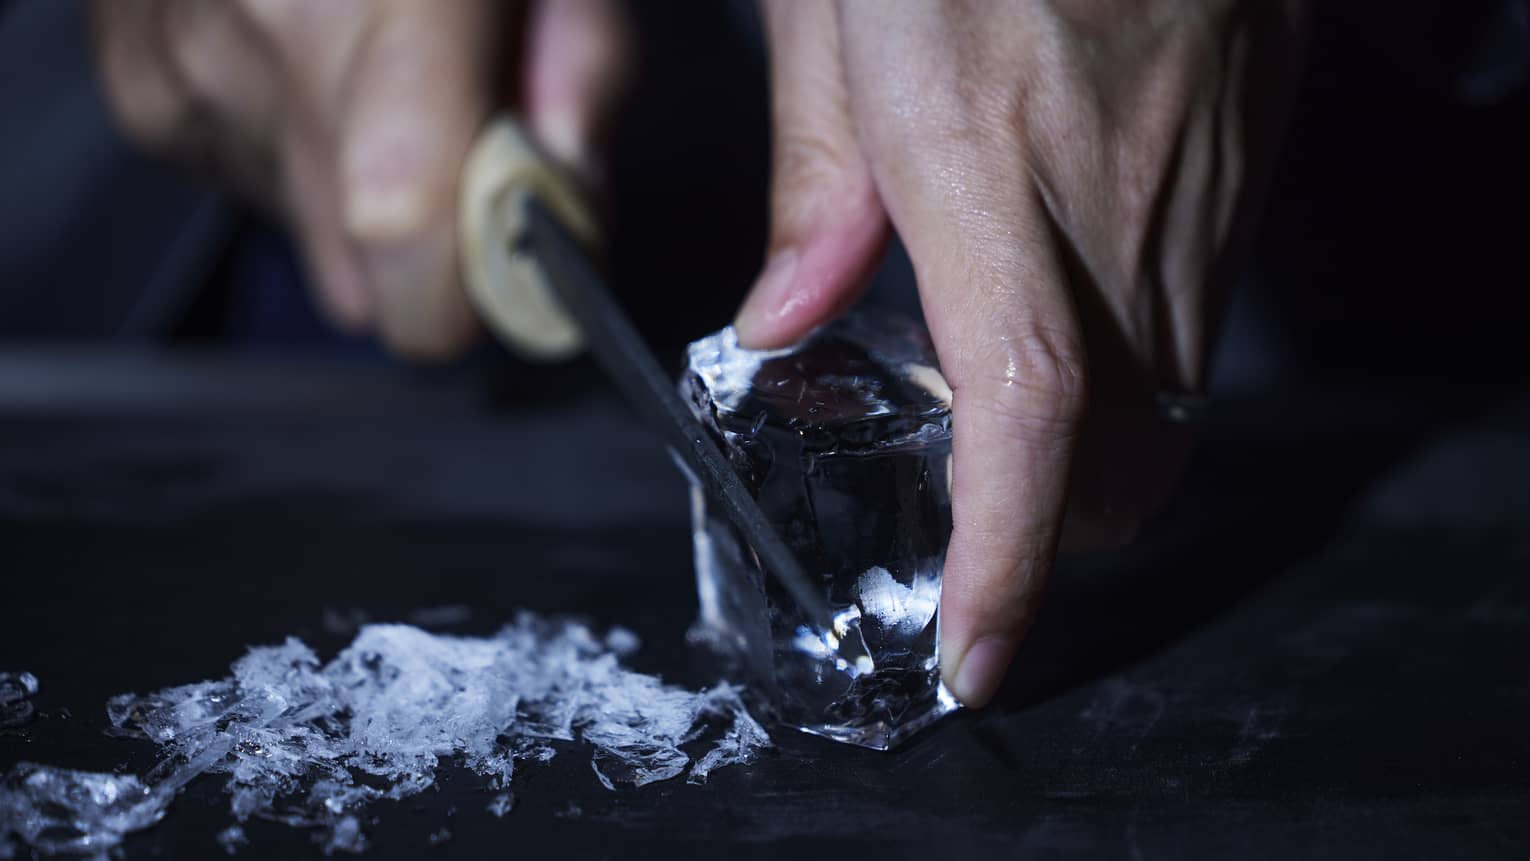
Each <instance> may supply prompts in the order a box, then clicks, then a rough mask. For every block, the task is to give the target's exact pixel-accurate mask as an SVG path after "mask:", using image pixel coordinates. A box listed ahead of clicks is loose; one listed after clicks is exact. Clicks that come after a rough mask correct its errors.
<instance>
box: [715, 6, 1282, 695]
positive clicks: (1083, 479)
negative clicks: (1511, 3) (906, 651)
mask: <svg viewBox="0 0 1530 861" xmlns="http://www.w3.org/2000/svg"><path fill="white" fill-rule="evenodd" d="M763 5H764V12H765V20H766V26H767V32H768V37H769V39H770V50H771V61H772V83H773V94H772V107H773V115H774V121H775V152H774V161H775V169H774V175H773V178H772V194H771V211H772V219H771V239H770V246H769V261H768V263H767V265H766V267H765V270H764V272H763V273H762V274H761V276H760V278H759V280H758V281H757V282H756V284H755V286H754V289H753V290H752V292H751V294H750V296H749V298H748V300H747V301H746V302H745V304H744V307H743V309H742V310H741V311H740V313H739V317H738V320H737V327H738V332H739V336H740V339H741V341H743V342H744V343H745V344H746V345H747V346H750V347H756V348H767V347H776V346H782V345H785V344H787V343H790V342H792V341H794V340H796V339H798V338H800V337H801V336H802V335H804V334H805V333H806V332H807V331H808V330H809V329H811V328H812V327H814V326H816V325H818V324H821V323H823V322H825V321H826V320H828V319H829V318H830V317H832V316H833V315H835V314H836V313H838V312H840V311H841V310H843V309H844V308H846V307H848V306H849V305H850V304H852V303H853V302H854V301H855V299H856V297H857V296H858V295H859V293H860V291H861V290H862V289H863V287H864V282H865V277H866V275H867V273H868V272H869V271H870V270H871V269H872V267H873V266H874V265H875V264H876V262H877V260H878V258H879V255H880V251H881V248H882V245H883V241H884V238H885V236H886V232H887V228H888V226H889V223H890V224H891V225H892V226H893V227H895V228H896V229H897V231H898V233H899V235H900V236H901V237H902V239H903V242H904V244H905V245H906V246H907V248H908V252H909V255H910V257H911V259H912V260H913V264H914V271H915V275H916V277H917V280H918V285H919V292H920V296H921V299H922V302H923V305H924V311H925V316H926V318H927V320H928V322H929V325H930V331H931V335H932V337H933V338H934V341H935V346H936V349H937V350H938V352H939V355H940V359H941V364H942V368H943V370H944V371H945V374H946V376H947V379H948V381H949V382H950V383H951V386H952V389H953V391H954V402H953V421H954V423H955V434H956V436H955V440H954V444H955V452H954V471H955V479H954V484H953V491H952V493H953V497H952V499H953V520H954V526H955V530H954V533H953V535H952V538H951V545H950V550H949V553H948V555H947V559H946V568H945V580H944V591H943V596H942V603H941V637H942V643H941V649H942V671H943V673H944V676H945V679H946V682H947V684H948V685H949V686H950V687H951V689H952V691H953V692H954V693H955V694H956V696H957V697H958V698H959V699H961V700H962V701H963V702H964V703H966V704H968V705H972V706H980V705H982V704H984V703H986V702H987V701H988V700H989V699H990V698H991V697H992V696H993V693H994V691H995V690H996V689H997V687H998V685H999V682H1000V681H1001V679H1002V677H1003V673H1004V670H1005V668H1006V667H1007V666H1008V664H1009V662H1010V660H1011V659H1012V657H1013V655H1014V653H1015V651H1016V649H1017V648H1018V647H1019V644H1020V640H1021V638H1022V637H1023V636H1024V633H1025V631H1026V630H1027V628H1028V627H1029V625H1030V624H1031V621H1032V620H1033V618H1034V615H1035V612H1036V609H1037V607H1038V606H1039V603H1040V600H1041V595H1042V586H1043V584H1044V582H1045V580H1046V578H1047V575H1048V573H1049V570H1050V568H1051V564H1052V559H1053V556H1054V553H1055V550H1056V547H1057V545H1058V542H1059V537H1060V536H1062V537H1063V539H1064V542H1065V543H1066V544H1069V545H1071V546H1089V545H1095V544H1100V543H1110V542H1114V541H1118V540H1121V539H1122V538H1123V537H1125V536H1126V535H1129V534H1130V533H1131V532H1132V531H1133V530H1134V529H1135V528H1136V525H1137V523H1138V522H1139V521H1140V520H1141V518H1142V517H1144V516H1145V515H1146V514H1148V513H1150V512H1151V510H1152V509H1153V508H1154V507H1155V506H1156V505H1158V504H1159V503H1160V502H1161V500H1162V499H1163V497H1164V496H1165V493H1166V490H1167V488H1168V486H1169V483H1170V481H1171V480H1172V479H1173V477H1174V474H1175V473H1176V472H1177V466H1178V462H1179V460H1180V457H1181V455H1182V453H1183V451H1184V450H1185V442H1186V440H1185V438H1184V435H1183V434H1182V433H1180V432H1178V431H1177V430H1175V429H1173V428H1167V427H1166V426H1165V425H1163V424H1162V423H1160V422H1158V421H1157V420H1156V419H1155V416H1154V414H1153V409H1152V404H1153V396H1154V394H1155V392H1157V391H1161V390H1170V391H1176V392H1197V391H1199V390H1200V389H1201V387H1202V386H1203V384H1204V381H1205V375H1206V361H1205V359H1206V352H1207V344H1208V340H1209V337H1210V329H1211V326H1210V324H1211V322H1212V320H1213V319H1214V316H1215V315H1214V306H1215V304H1216V299H1217V297H1218V296H1219V295H1220V293H1221V287H1222V286H1223V285H1224V284H1225V282H1226V281H1227V278H1228V276H1229V275H1230V274H1231V273H1232V272H1233V271H1234V269H1233V268H1234V267H1235V266H1236V264H1237V262H1238V259H1239V253H1238V252H1239V251H1240V249H1241V246H1242V245H1243V240H1244V239H1245V238H1246V236H1247V235H1248V226H1249V222H1250V216H1251V214H1252V213H1253V212H1254V206H1253V203H1254V201H1255V199H1256V198H1257V197H1258V193H1257V192H1258V190H1259V189H1260V188H1261V185H1262V179H1263V177H1264V175H1265V173H1266V168H1267V167H1268V166H1269V163H1270V160H1271V156H1272V154H1273V151H1274V149H1275V146H1274V145H1275V142H1276V140H1277V137H1278V134H1277V133H1278V130H1279V127H1280V125H1281V124H1282V122H1283V118H1284V114H1285V109H1284V108H1285V104H1286V102H1287V98H1286V95H1287V91H1288V89H1289V87H1290V84H1291V83H1292V82H1293V81H1294V79H1295V70H1296V68H1297V63H1296V57H1297V53H1298V52H1297V51H1296V50H1295V49H1296V48H1297V46H1298V45H1299V42H1300V39H1299V35H1300V29H1301V28H1300V23H1301V18H1302V14H1301V13H1302V8H1301V6H1302V4H1301V3H1300V2H1299V0H1280V2H1270V0H1007V2H959V3H958V2H949V3H944V2H917V0H907V2H897V3H884V2H878V0H838V2H836V3H832V4H831V3H827V2H818V0H809V2H791V0H764V2H763ZM1065 514H1066V517H1065Z"/></svg>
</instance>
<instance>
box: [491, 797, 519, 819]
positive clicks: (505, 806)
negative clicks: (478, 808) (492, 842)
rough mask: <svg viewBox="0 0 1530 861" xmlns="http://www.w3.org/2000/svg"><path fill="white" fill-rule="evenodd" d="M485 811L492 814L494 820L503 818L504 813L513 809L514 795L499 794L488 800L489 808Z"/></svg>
mask: <svg viewBox="0 0 1530 861" xmlns="http://www.w3.org/2000/svg"><path fill="white" fill-rule="evenodd" d="M485 809H487V810H488V811H489V812H490V813H492V814H494V816H495V817H496V818H503V817H504V815H505V814H506V813H509V812H510V811H511V810H514V809H515V794H514V793H511V792H501V793H500V794H498V795H496V796H494V797H493V798H492V799H490V800H489V806H488V807H487V808H485Z"/></svg>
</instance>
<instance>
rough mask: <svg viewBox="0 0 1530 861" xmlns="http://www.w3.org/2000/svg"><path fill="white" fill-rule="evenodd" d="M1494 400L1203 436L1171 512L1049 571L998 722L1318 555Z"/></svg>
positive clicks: (1372, 410)
mask: <svg viewBox="0 0 1530 861" xmlns="http://www.w3.org/2000/svg"><path fill="white" fill-rule="evenodd" d="M1502 398H1503V393H1502V392H1497V393H1494V392H1477V393H1469V394H1467V395H1465V396H1462V395H1461V394H1460V393H1458V392H1457V393H1451V394H1450V395H1446V396H1435V397H1421V396H1420V395H1419V394H1418V393H1417V392H1405V391H1399V392H1397V393H1396V394H1395V395H1389V396H1382V398H1381V400H1380V402H1377V398H1376V396H1375V395H1367V396H1365V397H1362V398H1359V399H1358V400H1356V401H1352V400H1350V399H1349V398H1347V397H1333V396H1327V397H1324V398H1320V399H1319V400H1320V402H1319V403H1318V404H1317V405H1315V406H1314V405H1310V404H1302V405H1295V404H1275V403H1272V404H1270V405H1268V406H1258V407H1255V408H1253V409H1252V410H1247V409H1246V410H1243V411H1242V412H1241V413H1240V414H1238V415H1237V417H1236V418H1235V420H1234V423H1232V424H1231V426H1228V425H1227V424H1223V425H1221V426H1219V425H1218V424H1217V423H1215V422H1214V423H1213V424H1212V426H1211V428H1210V429H1209V432H1208V435H1207V438H1206V439H1205V440H1204V441H1203V442H1202V444H1201V447H1200V449H1199V450H1198V451H1197V453H1196V454H1195V456H1194V457H1193V458H1192V461H1191V464H1190V467H1189V469H1188V470H1187V473H1186V475H1185V477H1184V479H1183V481H1182V483H1181V487H1180V490H1179V492H1178V493H1177V494H1176V497H1175V499H1174V501H1173V502H1172V503H1171V505H1170V507H1169V509H1168V510H1166V511H1164V512H1163V513H1162V514H1161V515H1160V516H1159V517H1158V518H1156V519H1155V521H1154V522H1153V523H1152V524H1151V525H1150V527H1149V529H1148V530H1147V532H1146V533H1145V534H1144V535H1143V536H1142V538H1141V539H1139V540H1138V541H1137V542H1136V543H1134V544H1133V545H1131V546H1130V547H1127V548H1123V549H1121V550H1115V551H1111V552H1108V553H1102V554H1098V555H1095V556H1092V557H1089V558H1084V559H1075V560H1065V561H1064V562H1063V563H1061V564H1060V565H1059V568H1058V572H1057V574H1056V575H1055V576H1054V579H1053V583H1052V586H1051V588H1050V593H1049V598H1048V603H1047V606H1046V608H1045V610H1044V611H1043V612H1042V613H1041V616H1040V617H1039V619H1038V622H1037V625H1036V627H1035V629H1034V630H1033V631H1032V633H1031V635H1030V637H1029V638H1028V639H1027V642H1026V644H1025V646H1024V648H1023V650H1022V652H1021V655H1020V657H1019V659H1017V661H1016V664H1015V668H1014V670H1013V671H1012V672H1011V673H1010V676H1009V678H1008V679H1007V680H1006V683H1005V685H1004V687H1003V688H1002V689H1001V690H1000V693H999V695H998V698H997V700H996V704H997V705H998V707H999V709H1000V710H1002V711H1009V710H1014V709H1023V708H1026V707H1028V706H1032V705H1035V704H1038V703H1041V702H1045V701H1048V700H1050V699H1053V698H1055V697H1058V696H1060V695H1062V694H1064V693H1066V692H1067V691H1069V690H1072V689H1074V688H1077V687H1080V686H1083V685H1086V684H1088V683H1090V682H1092V681H1095V680H1097V679H1100V678H1103V677H1106V676H1109V675H1112V674H1115V673H1117V672H1119V671H1121V670H1122V669H1123V668H1125V667H1126V666H1128V665H1130V664H1132V663H1136V662H1139V661H1142V660H1144V659H1146V658H1148V657H1150V656H1151V655H1153V654H1155V653H1157V652H1159V651H1161V650H1163V649H1165V648H1168V647H1169V646H1171V645H1173V644H1174V643H1176V642H1177V641H1179V640H1181V639H1182V638H1184V637H1186V636H1187V635H1189V634H1190V633H1191V632H1193V631H1194V630H1195V629H1197V628H1199V627H1201V626H1203V625H1205V624H1207V623H1209V622H1211V621H1212V620H1214V619H1216V618H1217V617H1219V616H1221V615H1223V614H1224V613H1226V612H1228V611H1229V610H1230V609H1232V608H1233V607H1235V606H1236V605H1238V604H1239V603H1241V602H1243V601H1244V600H1245V599H1247V598H1248V597H1249V596H1250V595H1252V594H1253V593H1255V592H1256V591H1257V590H1259V589H1260V588H1261V587H1262V586H1264V585H1265V584H1266V583H1268V582H1269V581H1271V580H1272V579H1273V578H1276V577H1277V576H1279V575H1280V574H1281V573H1282V572H1284V571H1287V570H1289V569H1290V568H1291V566H1292V565H1293V564H1294V563H1297V562H1299V561H1300V560H1302V559H1305V558H1308V557H1310V556H1312V555H1313V554H1314V553H1316V552H1318V551H1319V550H1320V549H1321V548H1323V547H1324V546H1325V545H1327V544H1328V543H1329V542H1330V541H1331V539H1332V538H1333V537H1334V536H1335V535H1336V534H1337V533H1339V532H1340V531H1341V530H1342V529H1343V527H1344V524H1345V513H1346V511H1347V510H1348V509H1349V508H1350V507H1351V505H1352V504H1353V503H1354V501H1355V500H1356V499H1357V497H1358V496H1360V495H1361V494H1363V493H1364V492H1365V491H1366V490H1367V489H1368V488H1369V487H1371V486H1372V485H1373V483H1374V482H1375V481H1376V480H1377V479H1378V478H1380V477H1382V476H1384V475H1385V474H1386V473H1387V472H1388V470H1389V469H1391V468H1392V467H1393V466H1394V465H1396V464H1398V463H1400V462H1402V461H1404V460H1406V459H1407V458H1408V457H1409V455H1410V454H1411V453H1412V452H1414V451H1415V450H1416V449H1418V448H1419V447H1420V446H1421V445H1423V444H1425V443H1427V442H1429V441H1430V440H1432V439H1434V438H1437V437H1438V436H1439V435H1440V434H1441V433H1442V432H1445V431H1448V430H1449V429H1450V428H1452V427H1456V426H1459V425H1461V424H1464V423H1467V422H1470V421H1471V420H1472V419H1473V418H1474V417H1476V416H1480V415H1481V414H1482V413H1483V412H1485V411H1487V410H1489V409H1491V408H1492V407H1493V406H1494V405H1495V404H1497V403H1498V402H1500V401H1501V400H1502ZM1277 407H1278V409H1275V408H1277ZM1230 412H1236V410H1230ZM1293 416H1296V417H1298V418H1296V419H1295V420H1292V417H1293ZM1278 428H1284V430H1272V429H1278Z"/></svg>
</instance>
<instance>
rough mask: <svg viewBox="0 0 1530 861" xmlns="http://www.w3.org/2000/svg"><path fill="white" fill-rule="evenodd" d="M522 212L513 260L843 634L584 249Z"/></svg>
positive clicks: (537, 205)
mask: <svg viewBox="0 0 1530 861" xmlns="http://www.w3.org/2000/svg"><path fill="white" fill-rule="evenodd" d="M524 206H525V207H526V227H527V229H526V232H525V233H524V234H523V235H521V236H520V237H518V238H515V239H512V240H511V241H512V242H513V245H512V247H511V249H510V253H511V254H531V255H533V256H534V258H535V261H536V262H537V263H538V264H539V265H540V266H541V268H542V270H543V272H544V273H545V275H546V277H547V281H548V283H549V284H551V285H552V287H553V291H554V293H555V294H556V295H557V298H558V299H559V301H560V302H561V303H562V304H563V306H564V308H565V309H566V310H567V311H568V312H569V314H570V315H571V316H572V317H573V318H574V319H575V320H576V321H577V322H578V324H579V328H580V329H581V330H582V332H583V335H584V338H585V341H586V344H587V346H588V347H589V350H590V353H591V355H592V356H593V357H594V359H595V361H596V362H597V363H598V364H599V365H600V367H601V369H602V370H604V371H605V373H606V375H607V376H608V377H609V378H610V380H611V381H612V382H613V383H614V384H615V385H616V387H617V388H618V389H619V390H620V391H621V392H622V394H623V395H624V396H625V397H626V399H627V400H628V401H629V402H630V403H631V404H632V406H633V407H634V408H635V409H637V410H638V412H640V413H642V414H643V415H644V416H645V417H646V418H647V419H648V421H649V422H650V424H651V425H652V426H653V427H654V429H656V430H657V431H659V432H660V433H662V434H663V436H664V438H665V440H666V441H667V442H668V443H669V445H670V448H671V449H672V450H673V451H674V452H675V454H676V455H677V456H678V457H679V459H680V460H681V462H682V463H683V464H684V465H685V467H686V468H687V469H689V470H690V473H691V475H692V476H693V477H694V478H695V479H696V480H697V481H698V482H699V483H700V485H701V487H702V490H703V491H704V492H705V493H706V494H707V498H708V499H709V500H711V501H712V502H713V503H714V504H715V505H717V506H718V507H719V508H720V509H721V510H722V511H723V513H724V514H725V515H727V517H728V520H729V521H730V522H732V523H733V525H734V526H735V527H736V528H737V529H738V531H739V532H740V534H742V535H743V537H744V539H745V540H746V541H747V542H748V543H749V546H750V547H752V548H753V549H754V552H755V554H756V555H757V556H758V557H759V560H760V563H761V565H762V567H763V568H764V569H765V571H766V572H767V573H768V574H770V575H771V576H773V577H775V579H776V581H777V582H778V583H780V585H781V587H782V588H784V589H785V590H786V592H787V593H788V594H789V595H791V597H792V599H793V600H794V601H796V602H797V604H798V606H799V607H800V608H801V610H802V611H803V612H804V613H806V614H807V616H808V618H809V620H811V621H812V622H813V623H814V624H816V625H818V626H819V627H820V629H821V630H822V631H825V632H835V633H836V634H843V633H844V631H839V630H836V625H835V616H834V613H833V611H832V610H831V609H830V607H829V604H828V601H827V599H826V598H825V596H824V595H823V594H822V592H821V591H820V590H819V589H817V588H815V587H814V586H813V583H812V581H811V580H810V579H809V578H808V575H807V573H806V572H805V571H803V569H802V566H801V565H799V564H798V562H797V557H796V556H795V555H794V554H793V553H792V551H791V548H789V547H788V546H787V545H786V542H785V541H784V540H783V539H782V538H781V534H780V533H779V532H778V531H777V530H776V528H775V527H774V526H772V525H771V523H770V521H769V519H768V518H766V516H765V513H764V512H763V511H762V510H761V509H760V507H759V504H758V503H756V502H755V500H754V497H752V496H750V494H749V490H748V489H747V488H746V487H745V486H744V483H743V481H741V480H740V479H739V476H738V473H737V472H735V471H734V469H733V466H732V464H730V463H729V462H728V459H727V457H726V456H725V455H724V454H723V453H722V451H721V450H720V449H719V448H718V447H717V443H716V442H715V441H714V440H713V438H712V436H711V434H710V433H709V432H708V430H707V429H706V427H705V426H703V425H702V424H701V422H700V421H698V420H697V418H696V417H695V415H694V414H693V413H692V412H691V410H690V407H688V406H687V405H686V404H685V402H684V400H682V399H681V397H680V394H679V392H678V391H677V390H676V385H675V383H674V381H673V380H671V379H670V378H669V377H668V376H667V375H666V374H665V373H664V370H663V368H662V366H661V365H660V364H659V361H658V359H657V358H656V357H655V356H654V355H653V352H652V351H651V350H650V349H649V348H648V345H647V343H646V342H645V341H644V340H643V338H642V336H641V335H640V334H638V331H637V329H636V328H635V327H634V326H633V325H632V322H631V320H630V319H629V318H628V317H627V314H626V312H625V311H624V310H623V309H622V307H621V304H620V303H619V302H618V301H617V300H616V297H615V296H614V295H613V294H612V293H611V292H610V291H609V290H608V289H607V288H606V285H605V283H604V282H603V281H602V279H601V278H600V276H599V275H598V274H597V273H596V271H595V268H594V266H593V265H592V263H591V261H590V259H589V257H588V255H587V254H586V253H585V251H584V249H583V248H582V247H580V245H579V243H578V242H577V241H576V240H575V239H574V238H573V236H572V235H571V234H570V233H569V231H568V230H567V229H565V228H564V227H563V225H562V223H561V222H560V221H559V220H558V218H557V217H556V216H554V215H553V213H552V212H551V211H550V210H549V209H548V208H547V206H546V205H545V204H543V203H542V201H541V200H539V199H538V198H537V196H536V195H527V196H526V198H525V202H524ZM841 627H842V626H841Z"/></svg>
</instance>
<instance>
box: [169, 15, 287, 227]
mask: <svg viewBox="0 0 1530 861" xmlns="http://www.w3.org/2000/svg"><path fill="white" fill-rule="evenodd" d="M159 26H160V31H161V33H160V36H161V39H160V44H161V45H162V48H163V53H164V54H165V56H166V57H167V59H168V65H169V67H170V68H171V70H172V72H173V74H174V76H175V78H176V80H177V81H178V82H179V84H180V86H181V88H182V90H183V91H184V92H185V93H186V97H187V99H188V101H189V103H190V111H189V116H188V117H187V118H186V121H185V123H184V126H185V128H184V129H183V132H182V134H183V136H184V137H186V138H189V139H191V140H190V141H189V145H190V146H191V147H193V148H194V151H193V152H190V153H187V155H188V157H190V158H191V159H192V160H193V161H195V162H199V163H203V164H205V165H208V166H211V167H213V168H215V169H216V171H217V172H218V173H219V174H220V175H221V176H224V177H226V178H229V179H231V180H233V181H234V182H235V183H236V184H237V185H238V186H239V187H240V189H241V190H243V191H244V192H245V193H247V194H250V195H252V196H254V197H255V198H257V199H259V200H260V201H261V202H262V203H265V204H267V205H270V206H275V205H277V204H278V203H279V201H278V200H276V199H274V198H275V195H274V193H273V186H272V179H273V178H274V177H275V168H274V155H275V144H276V136H277V133H278V132H277V130H278V129H279V128H280V124H279V122H278V120H279V112H278V109H279V105H280V99H279V92H278V89H277V85H278V80H277V76H276V73H275V60H274V58H273V57H272V56H271V55H270V53H269V52H268V51H267V50H266V45H265V43H264V41H263V40H262V39H261V38H260V35H259V33H258V32H256V31H255V29H254V28H253V27H252V26H251V25H250V22H249V21H248V20H247V19H246V18H245V17H244V16H243V15H242V14H241V12H240V7H239V6H237V5H236V4H232V3H221V2H220V3H207V2H203V0H165V2H164V3H163V14H162V15H161V17H160V21H159Z"/></svg>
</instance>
